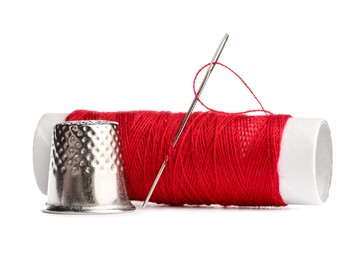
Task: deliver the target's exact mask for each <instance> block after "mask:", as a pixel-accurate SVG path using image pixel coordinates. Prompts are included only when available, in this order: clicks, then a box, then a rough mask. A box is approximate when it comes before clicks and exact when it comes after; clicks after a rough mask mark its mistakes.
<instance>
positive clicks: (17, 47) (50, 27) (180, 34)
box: [0, 0, 363, 260]
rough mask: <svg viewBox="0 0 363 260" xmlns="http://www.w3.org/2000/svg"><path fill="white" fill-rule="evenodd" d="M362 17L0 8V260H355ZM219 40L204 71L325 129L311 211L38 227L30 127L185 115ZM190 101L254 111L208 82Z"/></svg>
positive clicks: (165, 8) (217, 212) (164, 8)
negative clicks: (133, 115)
mask: <svg viewBox="0 0 363 260" xmlns="http://www.w3.org/2000/svg"><path fill="white" fill-rule="evenodd" d="M293 2H294V3H293ZM362 13H363V8H362V7H361V4H360V3H359V1H301V2H300V3H296V1H277V0H275V1H265V2H263V1H250V2H249V3H246V2H244V1H227V0H224V1H201V0H198V1H197V0H196V1H190V2H188V1H158V0H153V1H76V0H72V1H35V0H33V1H16V0H12V1H6V0H5V1H1V2H0V89H1V94H0V106H1V120H2V123H1V126H0V131H1V132H0V144H1V149H0V162H1V168H0V173H1V174H0V194H1V195H0V202H1V215H0V238H1V242H0V258H1V259H15V258H18V257H20V256H23V257H28V258H29V257H32V259H66V258H67V259H72V258H76V257H79V258H81V257H83V258H86V257H87V258H91V259H93V258H98V259H133V258H137V259H145V260H146V259H153V258H155V259H188V258H199V259H213V258H216V259H229V258H230V259H266V258H267V257H268V258H271V259H317V258H318V257H319V258H320V259H329V258H331V257H336V259H342V258H344V259H362V257H363V253H362V250H361V245H362V241H361V240H362V239H361V237H362V235H361V234H362V232H363V227H362V217H363V214H362V213H361V212H362V211H361V202H362V192H361V190H362V189H361V187H362V181H363V172H362V166H361V161H362V147H363V140H362V126H363V123H362V120H361V113H362V107H363V106H362V94H360V93H361V91H362V89H363V77H362V71H363V70H362V69H363V51H362V50H363V47H362V46H363V39H362V26H363V16H362ZM226 32H228V33H229V34H230V39H229V42H228V43H227V46H226V48H225V50H224V52H223V54H222V57H221V59H220V61H221V62H223V63H225V64H226V65H228V66H230V67H232V68H233V69H235V70H236V71H237V72H238V73H240V74H241V75H242V76H243V77H244V79H245V80H246V81H247V82H248V83H249V85H250V86H251V88H252V89H253V90H254V91H255V93H256V95H257V96H258V97H259V98H260V100H261V101H262V103H263V104H264V105H265V107H266V109H268V110H271V111H273V112H275V113H290V114H291V115H293V116H295V117H320V118H325V119H327V120H328V122H329V123H330V127H331V130H332V135H333V145H334V172H333V182H332V187H331V196H330V198H329V200H328V202H327V203H326V204H325V205H323V206H301V207H287V208H285V209H261V210H257V209H256V210H251V209H220V208H204V209H201V208H169V207H157V208H152V207H149V208H147V209H140V208H138V209H137V211H135V212H134V213H132V214H126V215H107V216H57V215H48V214H44V213H42V212H41V211H40V210H41V208H43V206H44V203H45V201H46V197H45V196H44V195H43V194H41V192H40V191H39V190H38V187H37V186H36V183H35V179H34V176H33V169H32V139H33V134H34V130H35V127H36V125H37V123H38V120H39V118H40V117H41V115H42V114H44V113H46V112H71V111H73V110H74V109H79V108H84V109H93V110H101V111H115V110H135V109H137V110H146V109H148V110H171V111H186V110H187V109H188V107H189V104H190V102H191V100H192V99H193V94H192V89H191V83H192V80H193V77H194V75H195V73H196V71H197V70H198V69H199V68H200V67H201V66H202V65H204V64H206V63H208V62H209V60H210V58H211V57H212V55H213V53H214V51H215V48H216V47H217V45H218V43H219V41H220V40H221V38H222V36H223V35H224V33H226ZM203 100H205V101H206V103H207V104H209V105H211V106H212V107H214V108H216V109H221V110H226V111H241V110H246V109H250V108H256V107H257V104H256V102H253V100H252V98H251V96H250V95H248V92H247V91H246V90H245V89H244V88H243V86H242V85H241V84H240V82H239V81H238V80H237V79H236V78H235V77H234V76H232V74H230V73H228V72H227V71H225V70H224V69H222V68H216V70H215V71H214V72H213V75H212V77H211V79H210V82H209V83H208V85H207V87H206V90H205V92H204V94H203ZM198 109H200V106H199V107H198ZM33 257H35V258H33ZM106 257H107V258H106Z"/></svg>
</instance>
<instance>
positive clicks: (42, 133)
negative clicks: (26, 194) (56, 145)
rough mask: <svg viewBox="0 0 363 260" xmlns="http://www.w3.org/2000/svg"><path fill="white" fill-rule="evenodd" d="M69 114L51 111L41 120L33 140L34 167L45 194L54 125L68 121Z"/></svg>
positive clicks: (36, 177) (40, 186)
mask: <svg viewBox="0 0 363 260" xmlns="http://www.w3.org/2000/svg"><path fill="white" fill-rule="evenodd" d="M67 115H68V114H60V113H59V114H56V113H49V114H45V115H43V116H42V118H41V119H40V120H39V123H38V126H37V129H36V130H35V134H34V141H33V169H34V175H35V180H36V181H37V184H38V187H39V189H40V190H41V192H43V193H44V194H45V195H47V189H48V175H49V162H50V147H51V142H52V132H53V127H54V126H55V125H56V124H59V123H62V122H65V121H66V117H67Z"/></svg>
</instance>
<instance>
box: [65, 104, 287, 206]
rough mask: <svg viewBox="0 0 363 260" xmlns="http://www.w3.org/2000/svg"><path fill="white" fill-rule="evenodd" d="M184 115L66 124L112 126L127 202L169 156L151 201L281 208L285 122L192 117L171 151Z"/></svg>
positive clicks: (121, 115) (82, 115) (89, 115)
mask: <svg viewBox="0 0 363 260" xmlns="http://www.w3.org/2000/svg"><path fill="white" fill-rule="evenodd" d="M184 115H185V114H184V113H171V112H155V111H131V112H112V113H111V112H93V111H85V110H77V111H74V112H73V113H71V114H70V115H69V116H68V117H67V120H110V121H116V122H118V123H119V128H120V141H121V146H122V154H123V156H124V158H123V159H124V167H125V178H126V184H127V189H128V193H129V197H130V199H131V200H139V201H143V200H144V199H145V197H146V195H147V193H148V191H149V189H150V187H151V185H152V183H153V181H154V179H155V177H156V174H157V171H158V170H159V167H160V165H161V163H162V162H163V160H164V159H165V156H166V154H167V153H168V152H169V163H168V164H167V166H166V168H165V172H164V174H163V176H162V178H161V179H160V181H159V183H158V186H157V187H156V189H155V191H154V194H153V195H152V197H151V200H150V201H152V202H156V203H163V204H169V205H184V204H189V205H203V204H205V205H211V204H219V205H223V206H229V205H236V206H284V205H285V203H284V202H283V200H282V198H281V195H280V192H279V175H278V169H277V166H278V159H279V155H280V144H281V137H282V133H283V130H284V127H285V124H286V122H287V120H288V118H289V117H290V116H288V115H265V116H247V115H234V114H221V113H215V112H196V113H193V114H192V116H191V118H190V121H189V122H188V124H187V125H186V128H185V130H184V133H183V134H182V136H181V137H180V140H179V143H178V144H177V146H176V148H175V149H173V150H170V149H169V148H170V143H171V141H172V140H173V137H174V135H175V133H176V131H177V129H178V127H179V126H180V123H181V121H182V119H183V117H184Z"/></svg>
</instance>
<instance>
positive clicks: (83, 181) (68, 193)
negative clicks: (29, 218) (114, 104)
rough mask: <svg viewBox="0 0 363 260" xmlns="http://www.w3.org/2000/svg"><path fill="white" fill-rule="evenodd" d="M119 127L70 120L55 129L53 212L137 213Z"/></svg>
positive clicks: (49, 207)
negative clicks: (128, 186)
mask: <svg viewBox="0 0 363 260" xmlns="http://www.w3.org/2000/svg"><path fill="white" fill-rule="evenodd" d="M118 133H119V132H118V124H117V123H116V122H110V121H69V122H65V123H61V124H57V125H56V126H55V127H54V129H53V139H52V147H51V155H50V166H49V180H48V202H47V204H46V209H45V210H44V211H45V212H49V213H67V214H75V213H116V212H120V211H130V210H134V209H135V207H134V206H133V205H132V204H131V202H130V201H129V199H128V196H127V190H126V185H125V181H124V169H123V159H122V155H121V149H120V142H119V136H118Z"/></svg>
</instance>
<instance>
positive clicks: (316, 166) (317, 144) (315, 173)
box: [33, 111, 332, 205]
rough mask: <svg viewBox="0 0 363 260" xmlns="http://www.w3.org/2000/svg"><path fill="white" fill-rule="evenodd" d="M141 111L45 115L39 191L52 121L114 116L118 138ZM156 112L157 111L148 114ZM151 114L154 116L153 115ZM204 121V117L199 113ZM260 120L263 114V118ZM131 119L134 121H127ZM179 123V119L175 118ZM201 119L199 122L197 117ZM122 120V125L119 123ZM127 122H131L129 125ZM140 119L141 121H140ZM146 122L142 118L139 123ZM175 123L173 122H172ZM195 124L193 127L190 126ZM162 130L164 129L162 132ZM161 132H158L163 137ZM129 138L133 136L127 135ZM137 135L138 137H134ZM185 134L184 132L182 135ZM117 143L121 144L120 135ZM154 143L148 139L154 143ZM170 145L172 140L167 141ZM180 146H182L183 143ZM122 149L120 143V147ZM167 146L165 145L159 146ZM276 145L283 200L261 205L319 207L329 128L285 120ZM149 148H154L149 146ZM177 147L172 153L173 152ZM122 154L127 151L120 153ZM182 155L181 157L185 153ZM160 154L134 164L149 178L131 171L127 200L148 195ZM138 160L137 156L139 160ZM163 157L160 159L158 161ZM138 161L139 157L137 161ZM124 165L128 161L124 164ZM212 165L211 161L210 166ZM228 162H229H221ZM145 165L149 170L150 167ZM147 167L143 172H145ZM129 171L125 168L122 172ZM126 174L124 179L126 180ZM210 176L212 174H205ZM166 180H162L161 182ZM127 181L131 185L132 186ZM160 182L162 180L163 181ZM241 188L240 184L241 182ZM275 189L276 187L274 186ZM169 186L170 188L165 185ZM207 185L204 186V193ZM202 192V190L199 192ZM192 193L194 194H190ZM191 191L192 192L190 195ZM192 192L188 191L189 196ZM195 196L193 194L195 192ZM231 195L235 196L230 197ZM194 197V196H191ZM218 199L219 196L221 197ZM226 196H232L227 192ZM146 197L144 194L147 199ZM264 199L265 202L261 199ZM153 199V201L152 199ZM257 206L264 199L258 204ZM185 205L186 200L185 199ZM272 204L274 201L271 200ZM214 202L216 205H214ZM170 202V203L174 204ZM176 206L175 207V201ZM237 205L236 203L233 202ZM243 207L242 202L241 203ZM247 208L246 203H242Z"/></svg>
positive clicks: (38, 144)
mask: <svg viewBox="0 0 363 260" xmlns="http://www.w3.org/2000/svg"><path fill="white" fill-rule="evenodd" d="M145 113H146V112H145V111H141V112H125V113H96V112H78V113H73V114H72V115H68V114H46V115H44V116H43V117H42V118H41V120H40V122H39V124H38V127H37V130H36V134H35V138H34V153H33V155H34V157H33V158H34V172H35V176H36V180H37V183H38V186H39V188H40V190H41V191H42V192H43V193H44V194H46V192H47V179H48V167H49V151H50V140H51V132H52V126H53V125H54V124H56V123H60V122H64V121H65V120H66V118H67V117H68V118H69V119H76V118H75V116H77V117H78V118H79V119H80V118H82V119H91V118H93V119H105V118H108V120H113V121H119V120H118V119H117V118H116V117H119V119H120V120H121V119H122V120H123V122H120V121H119V123H120V129H121V134H122V135H124V134H125V133H126V132H127V131H129V128H123V127H122V125H123V124H126V122H131V121H132V120H135V117H136V116H138V117H143V116H146V118H150V114H148V113H146V114H145ZM150 113H156V114H157V112H150ZM154 116H155V115H154ZM170 116H175V114H171V115H170ZM199 116H200V117H203V115H199ZM262 117H264V116H262ZM131 119H132V120H131ZM179 119H180V118H179ZM199 119H201V118H199ZM122 120H121V121H122ZM129 120H131V121H129ZM138 120H140V118H139V119H138ZM143 120H144V119H143ZM177 123H179V122H176V121H175V124H177ZM191 126H194V124H191ZM164 130H165V129H164ZM148 131H149V129H144V130H143V131H142V133H140V132H139V133H138V134H141V135H147V134H148ZM162 132H163V131H160V134H161V135H162V134H163V133H162ZM130 134H131V133H130ZM132 134H136V133H132ZM186 134H187V132H186ZM188 138H198V137H197V136H192V135H189V137H188ZM121 140H124V138H123V137H121ZM152 141H154V140H150V142H152ZM169 141H170V140H169ZM181 144H182V143H181ZM122 145H123V144H122ZM163 145H164V146H166V143H164V144H163ZM278 145H279V148H280V150H279V153H280V155H279V157H278V161H277V178H278V191H277V192H278V193H279V195H280V196H281V201H280V203H279V204H277V203H272V202H270V203H263V204H261V205H284V204H322V203H324V202H325V201H326V199H327V198H328V194H329V188H330V180H331V173H332V142H331V136H330V130H329V126H328V124H327V122H326V121H325V120H323V119H301V118H300V119H299V118H287V120H286V124H285V125H284V128H283V132H282V133H281V140H280V143H279V144H278ZM151 147H152V146H151ZM153 149H154V150H155V152H157V151H161V152H162V151H164V152H165V151H166V150H165V148H164V149H162V147H160V144H156V143H155V145H154V148H153ZM177 150H178V149H176V153H177ZM123 154H124V155H125V151H124V152H123ZM183 154H184V155H185V153H183ZM163 156H164V154H162V155H161V154H159V155H158V156H156V157H159V159H155V161H153V162H150V161H149V160H150V159H148V160H145V161H144V162H139V164H140V165H137V168H136V166H135V169H136V170H137V171H138V170H139V169H144V168H145V165H147V164H150V163H151V164H153V166H152V167H151V168H152V169H151V170H150V171H147V170H146V171H145V172H144V173H143V174H145V175H147V183H146V184H145V185H141V186H140V179H136V180H135V179H134V178H130V175H129V174H130V172H126V178H127V179H128V187H127V188H128V190H129V193H130V194H129V196H130V199H131V200H143V199H144V198H142V196H141V195H144V194H145V193H146V192H147V188H146V187H148V188H149V187H150V185H151V184H150V183H151V182H152V180H153V178H154V177H155V174H156V171H157V170H155V167H156V168H157V167H160V164H161V162H162V160H163V158H162V157H163ZM199 156H202V157H203V154H199ZM138 158H139V157H138ZM161 158H162V159H161ZM125 159H127V155H125ZM139 159H140V158H139ZM126 163H127V162H126ZM209 163H213V162H209ZM225 163H226V164H228V161H226V162H225ZM254 163H263V161H260V162H259V161H254ZM148 167H149V166H148ZM148 167H146V168H148ZM135 169H130V171H131V172H134V171H135ZM126 171H127V169H126ZM164 174H165V176H164V175H163V178H164V177H166V178H167V177H170V174H172V172H165V173H164ZM127 176H128V177H127ZM209 177H211V176H209ZM189 178H190V176H189V177H188V178H187V179H185V182H184V184H183V185H185V187H183V188H184V189H186V190H188V185H189V187H190V185H191V184H190V183H188V181H189V182H190V181H191V182H192V186H193V185H194V184H198V183H197V182H194V183H193V179H189ZM164 179H165V178H164ZM228 180H229V181H231V183H230V184H228V185H227V186H226V187H225V189H228V188H229V187H230V188H231V189H232V190H233V189H234V188H236V187H237V188H238V186H237V185H241V183H234V182H233V178H229V179H228ZM130 181H131V182H130ZM161 181H162V180H161ZM160 184H161V187H159V186H158V187H157V189H156V190H155V192H156V195H157V194H158V193H157V192H158V190H159V193H160V188H163V187H164V188H165V187H167V184H165V183H164V185H163V183H162V182H161V183H160ZM275 184H276V183H275ZM242 185H243V183H242ZM275 187H276V186H275ZM168 188H170V187H168ZM208 188H210V187H206V189H208ZM171 189H175V190H176V189H179V187H171ZM199 190H200V189H199ZM135 191H136V192H135ZM190 192H192V191H191V190H190ZM193 192H195V191H193ZM190 194H192V193H190ZM193 194H194V193H193ZM232 194H233V193H232ZM194 195H196V194H194ZM220 195H221V196H222V197H223V196H224V195H223V194H220ZM229 195H230V194H229ZM145 196H146V195H145ZM159 196H160V197H159V200H158V201H157V202H159V203H168V204H170V203H171V202H170V201H169V198H170V197H168V196H170V194H169V195H168V194H161V195H160V194H159ZM160 198H164V199H165V201H162V200H161V201H160ZM265 199H266V198H265ZM232 200H233V199H228V200H226V201H232ZM237 200H240V201H243V203H246V200H245V198H244V199H242V200H241V198H237ZM153 201H155V198H154V200H153ZM259 201H260V202H261V201H263V200H259ZM185 202H188V201H185ZM189 202H190V204H193V203H195V204H210V203H211V201H197V202H195V201H189ZM247 202H249V204H250V205H256V203H250V202H251V201H249V200H247ZM275 202H276V201H275ZM213 203H218V201H217V202H215V201H214V202H213ZM172 204H173V203H172ZM174 204H178V205H180V204H181V202H180V201H179V203H174ZM218 204H222V205H228V203H225V201H219V203H218ZM231 204H237V205H238V203H231ZM240 204H242V203H240ZM242 205H248V204H242Z"/></svg>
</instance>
